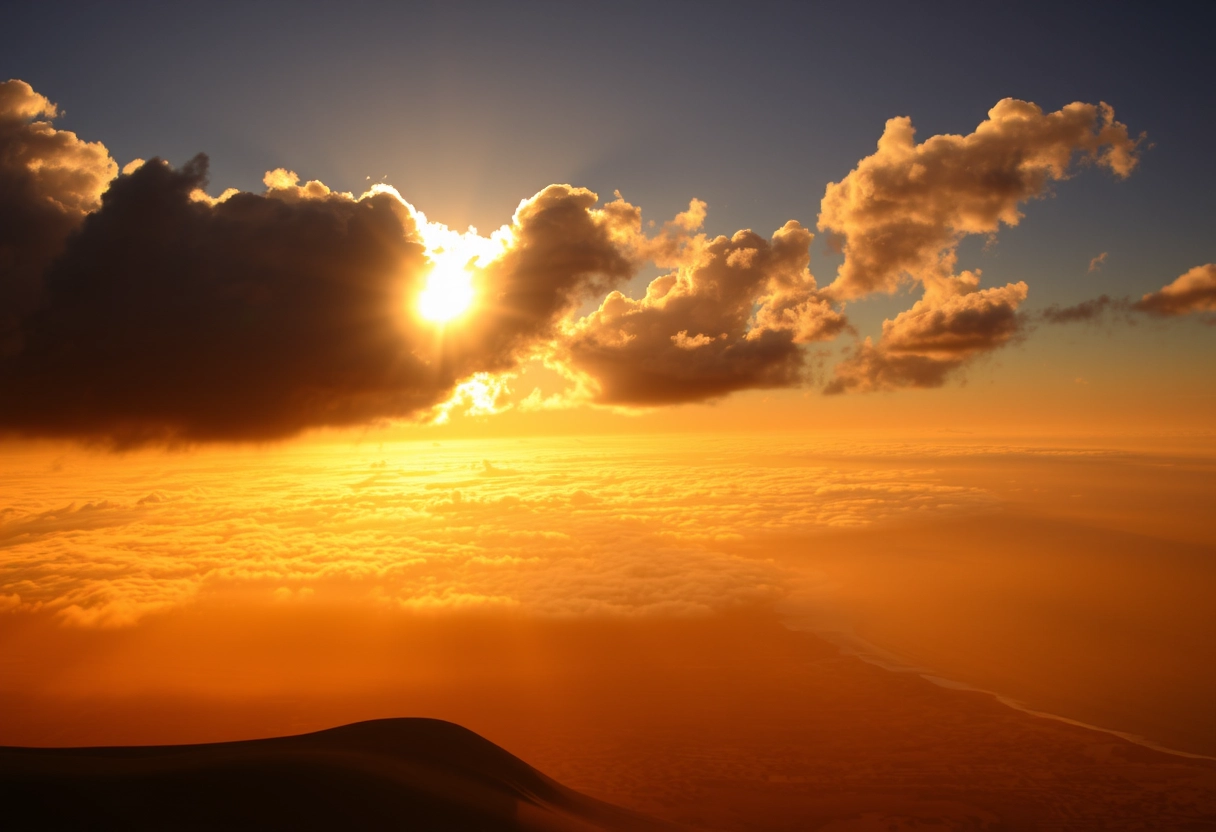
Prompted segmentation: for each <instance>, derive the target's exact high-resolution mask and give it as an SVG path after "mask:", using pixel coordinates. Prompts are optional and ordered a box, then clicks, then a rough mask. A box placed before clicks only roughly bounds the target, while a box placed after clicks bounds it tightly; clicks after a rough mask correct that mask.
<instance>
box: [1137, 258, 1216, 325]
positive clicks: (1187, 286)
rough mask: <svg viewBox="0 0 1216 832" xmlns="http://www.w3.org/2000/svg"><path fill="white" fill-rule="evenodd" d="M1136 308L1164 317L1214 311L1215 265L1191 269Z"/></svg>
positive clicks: (1145, 299) (1206, 264) (1215, 302)
mask: <svg viewBox="0 0 1216 832" xmlns="http://www.w3.org/2000/svg"><path fill="white" fill-rule="evenodd" d="M1135 308H1136V309H1137V310H1139V311H1141V312H1147V313H1149V314H1152V315H1160V316H1163V317H1171V316H1174V315H1188V314H1190V313H1192V312H1216V263H1205V264H1204V265H1202V266H1196V267H1195V268H1193V269H1190V270H1189V271H1187V272H1186V273H1185V274H1182V275H1180V276H1179V277H1178V278H1177V279H1175V280H1174V281H1173V282H1172V283H1170V284H1168V285H1166V286H1163V287H1161V289H1160V290H1158V291H1156V292H1150V293H1149V294H1147V295H1145V296H1144V297H1142V298H1140V300H1139V301H1137V302H1136V304H1135Z"/></svg>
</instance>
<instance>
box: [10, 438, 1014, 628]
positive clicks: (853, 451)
mask: <svg viewBox="0 0 1216 832" xmlns="http://www.w3.org/2000/svg"><path fill="white" fill-rule="evenodd" d="M714 447H715V452H714V456H713V460H712V461H709V460H707V459H706V457H705V456H704V454H703V453H701V452H700V451H694V452H686V451H679V450H675V449H673V448H672V446H671V444H670V442H666V441H664V440H661V439H659V440H651V439H638V438H617V439H612V440H595V441H591V442H586V441H572V440H546V441H534V442H530V443H528V444H526V445H521V444H520V443H518V442H517V441H502V442H477V443H470V444H455V443H454V444H453V446H452V447H440V448H436V447H432V446H430V445H429V443H403V444H399V445H391V444H390V445H388V446H386V447H383V448H381V449H377V450H375V451H372V450H370V449H359V448H352V447H350V446H348V445H333V446H325V445H316V444H314V445H310V446H307V447H300V446H294V445H285V446H280V447H277V448H271V449H263V450H260V451H258V452H256V454H254V455H253V456H252V457H251V456H250V452H248V451H242V450H206V451H196V452H191V453H183V454H176V455H173V456H170V457H166V456H165V455H164V454H162V453H156V452H152V453H141V452H138V451H134V452H131V453H129V454H128V455H126V456H124V459H123V471H124V474H123V476H122V477H119V478H115V477H114V476H113V466H112V464H111V463H112V460H109V459H108V458H106V457H101V458H100V459H98V458H95V457H92V455H77V456H75V457H73V459H72V460H71V461H70V462H69V465H68V468H67V470H65V471H64V472H61V473H56V472H48V471H47V470H46V466H45V464H44V463H45V460H44V459H42V458H37V459H32V460H31V459H30V458H29V457H23V458H21V459H19V460H17V461H16V462H14V464H12V465H7V466H5V468H4V469H3V470H2V471H0V495H4V497H5V505H6V507H8V508H9V509H10V510H8V511H4V512H2V513H0V553H2V557H0V611H2V610H6V609H7V610H8V611H9V612H10V613H11V614H18V615H20V614H46V615H53V616H57V617H58V618H59V619H60V620H61V621H63V622H64V623H65V624H69V625H72V626H79V627H120V626H129V625H131V624H134V623H136V622H138V621H139V620H140V619H141V618H143V617H146V616H149V615H153V614H156V613H158V612H160V611H164V610H169V609H174V608H180V607H182V606H184V605H189V604H194V603H199V602H202V601H205V600H206V599H208V598H215V597H252V598H255V599H257V600H258V602H259V603H266V604H269V603H271V602H272V600H273V599H275V598H278V599H282V600H289V599H290V600H292V601H295V602H301V601H308V602H309V603H318V604H326V603H335V602H339V603H346V602H352V603H357V604H361V605H366V604H373V605H374V604H380V605H383V606H384V607H385V608H387V609H389V610H402V611H411V610H413V611H418V610H430V611H435V612H441V611H445V610H448V611H458V610H460V609H467V608H470V607H476V606H479V605H480V606H485V605H491V606H500V607H511V608H512V609H517V610H520V611H521V612H524V613H528V614H535V615H543V616H570V615H615V616H637V615H654V614H679V615H687V614H702V613H705V612H710V611H715V610H722V609H727V608H730V607H732V606H735V605H739V604H746V603H754V602H757V601H760V602H768V601H772V600H775V599H776V598H779V597H781V595H782V594H783V593H784V592H785V590H786V587H785V580H786V577H787V572H786V570H785V569H784V568H783V567H781V566H779V565H778V564H775V563H774V562H773V561H772V559H771V558H772V557H773V555H772V551H773V543H772V542H773V541H774V540H776V539H780V538H781V537H782V536H788V535H791V534H803V533H815V532H823V531H829V530H834V529H841V528H850V527H864V526H868V525H871V524H875V523H883V522H889V521H892V520H894V519H897V518H911V517H925V516H932V515H935V514H938V513H940V512H943V511H950V510H955V509H958V508H966V507H971V508H975V507H982V506H987V505H989V504H990V503H991V502H992V497H991V495H990V494H988V493H987V492H985V491H984V490H983V489H981V488H973V487H970V486H967V487H964V486H960V485H957V484H952V483H949V482H946V481H943V479H942V476H941V474H940V473H939V472H938V471H937V470H935V469H937V468H939V467H940V460H936V459H930V460H926V459H925V458H924V451H923V449H920V448H914V449H910V450H909V449H906V448H905V449H899V450H898V452H895V453H892V452H891V449H890V448H886V449H884V450H879V451H875V449H874V448H859V447H858V446H857V445H856V443H848V444H846V445H845V446H844V447H843V451H844V453H845V454H846V455H847V458H846V459H843V460H840V459H837V460H836V461H834V462H833V461H825V456H824V454H823V452H822V450H821V449H817V448H816V446H814V445H811V444H810V443H798V442H793V443H791V442H790V440H789V439H788V438H786V439H782V440H780V442H776V443H774V442H772V441H768V440H746V441H744V440H739V439H731V438H724V439H719V440H716V441H715V444H714ZM777 454H779V456H780V464H775V465H771V466H769V465H757V464H756V461H757V459H764V458H773V459H776V458H777V457H776V456H775V455H777ZM831 458H832V457H831V456H830V455H829V456H828V457H827V459H831ZM918 460H920V461H918ZM369 474H370V475H372V476H370V477H369ZM31 483H36V487H31ZM149 483H154V484H155V489H156V490H155V491H154V492H152V493H153V494H154V495H155V499H152V500H149V499H147V498H148V496H149V488H150V485H149ZM39 611H41V612H40V613H39Z"/></svg>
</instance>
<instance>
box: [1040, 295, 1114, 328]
mask: <svg viewBox="0 0 1216 832" xmlns="http://www.w3.org/2000/svg"><path fill="white" fill-rule="evenodd" d="M1127 308H1128V301H1127V300H1126V299H1123V298H1112V297H1110V296H1109V295H1099V296H1098V297H1096V298H1091V299H1090V300H1085V301H1081V302H1080V303H1077V304H1074V305H1073V306H1060V305H1059V304H1057V303H1053V304H1052V305H1051V306H1049V307H1047V308H1046V309H1044V310H1043V311H1042V312H1040V313H1039V315H1040V317H1041V318H1042V319H1043V320H1044V321H1045V322H1047V323H1049V324H1073V323H1085V322H1088V321H1095V320H1098V319H1099V318H1101V317H1102V316H1103V315H1105V314H1106V313H1107V312H1109V311H1117V310H1126V309H1127Z"/></svg>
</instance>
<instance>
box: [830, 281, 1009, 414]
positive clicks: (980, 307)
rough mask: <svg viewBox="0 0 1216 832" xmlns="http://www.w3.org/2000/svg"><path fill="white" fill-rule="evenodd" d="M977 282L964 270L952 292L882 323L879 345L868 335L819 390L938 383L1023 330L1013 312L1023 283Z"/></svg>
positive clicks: (919, 303) (928, 298)
mask: <svg viewBox="0 0 1216 832" xmlns="http://www.w3.org/2000/svg"><path fill="white" fill-rule="evenodd" d="M978 280H979V278H978V276H976V275H972V274H971V273H969V272H964V273H963V274H962V275H961V276H960V278H959V279H958V281H957V282H958V284H959V289H958V290H957V292H956V293H954V294H947V295H942V294H941V293H937V292H935V293H930V294H928V295H926V297H924V298H922V299H921V300H919V301H917V302H916V303H915V304H913V306H912V308H911V309H909V310H907V311H906V312H901V313H900V314H898V315H896V316H895V318H894V319H889V320H886V321H883V325H882V340H881V341H880V342H879V344H878V345H875V344H874V343H873V342H872V341H871V340H870V339H869V338H867V339H866V340H865V341H864V342H863V343H862V344H861V345H860V346H859V347H858V348H857V349H856V350H855V351H854V352H853V354H852V355H851V356H849V357H848V358H846V359H845V360H844V361H842V362H841V363H840V364H838V365H837V367H836V376H835V378H834V379H833V380H832V382H831V383H830V384H829V385H828V386H827V387H826V388H825V391H824V392H826V393H844V392H848V391H859V392H868V391H873V390H894V389H898V388H901V387H940V386H941V385H942V384H944V383H945V381H946V378H947V377H948V376H949V375H950V373H952V372H954V371H955V370H957V369H958V368H959V367H961V366H962V365H963V364H964V363H965V362H966V361H968V360H969V359H971V358H973V357H974V356H976V355H978V354H980V353H984V352H988V351H990V350H993V349H996V348H997V347H999V346H1002V345H1004V344H1006V343H1008V342H1009V341H1011V340H1013V339H1014V338H1015V337H1017V336H1018V335H1019V333H1020V331H1021V329H1022V319H1021V317H1020V316H1019V315H1018V311H1017V310H1018V307H1019V306H1020V305H1021V303H1022V301H1024V300H1025V299H1026V292H1027V287H1026V284H1025V283H1021V282H1019V283H1010V284H1009V285H1007V286H1001V287H999V288H992V289H977V288H975V287H976V284H977V283H978Z"/></svg>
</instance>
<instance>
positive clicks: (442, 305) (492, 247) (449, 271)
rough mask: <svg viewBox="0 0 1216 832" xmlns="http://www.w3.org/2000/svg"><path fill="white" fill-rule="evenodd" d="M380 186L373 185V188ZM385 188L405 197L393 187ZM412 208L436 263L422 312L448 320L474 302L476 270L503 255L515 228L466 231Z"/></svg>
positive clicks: (434, 318)
mask: <svg viewBox="0 0 1216 832" xmlns="http://www.w3.org/2000/svg"><path fill="white" fill-rule="evenodd" d="M376 190H377V189H375V188H373V192H374V191H376ZM382 190H384V191H386V192H391V193H392V194H393V195H394V196H396V197H397V198H398V199H401V195H400V194H398V193H397V192H396V191H395V190H393V189H390V188H384V189H382ZM402 202H405V200H403V199H402ZM405 204H406V205H409V203H408V202H406V203H405ZM410 210H411V211H412V212H413V213H414V217H415V220H416V222H417V223H418V233H419V234H420V235H421V236H422V241H423V244H424V245H425V246H426V254H427V257H428V258H430V260H431V262H432V263H434V264H435V265H434V267H433V268H432V269H431V272H430V275H429V276H428V277H427V281H426V286H425V287H423V289H422V292H421V293H419V295H418V313H419V314H420V315H422V317H423V318H425V319H426V320H428V321H431V322H433V323H447V322H448V321H452V320H455V319H456V318H459V317H460V316H461V315H463V314H464V313H465V312H467V311H469V309H470V308H471V307H472V306H473V301H474V300H475V297H476V290H475V289H474V286H473V273H472V270H473V269H483V268H485V267H486V266H487V265H489V264H490V263H491V262H493V261H494V260H495V259H497V258H498V257H501V256H502V253H503V252H504V251H505V250H506V249H507V248H508V247H509V246H510V243H511V232H510V229H509V228H508V227H507V226H503V227H502V228H500V229H498V230H497V231H495V232H494V233H492V234H491V235H490V236H489V237H482V236H481V235H480V234H478V233H477V229H476V228H473V227H472V226H469V230H468V231H465V232H463V233H462V232H460V231H455V230H453V229H451V228H448V227H447V226H446V225H444V224H443V223H441V222H430V221H429V220H427V218H426V214H424V213H422V212H421V211H419V210H418V209H417V208H414V207H413V206H412V205H410Z"/></svg>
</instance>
